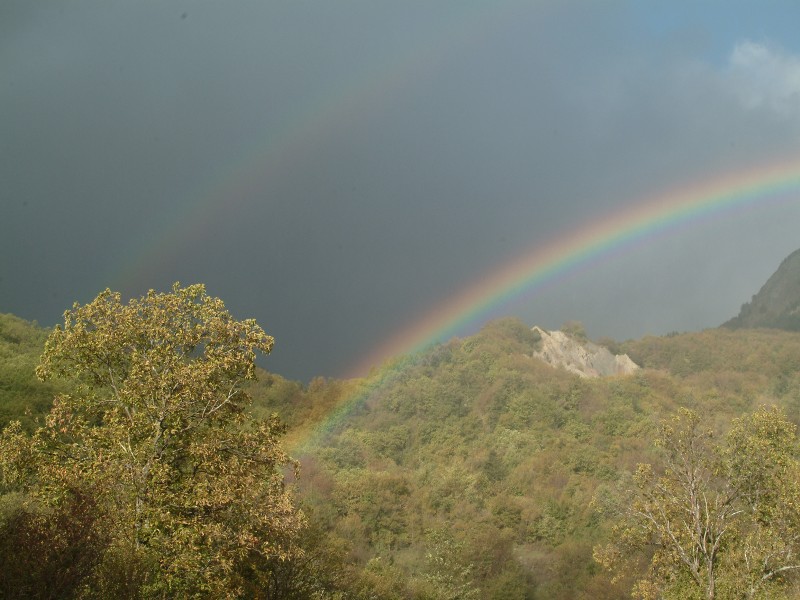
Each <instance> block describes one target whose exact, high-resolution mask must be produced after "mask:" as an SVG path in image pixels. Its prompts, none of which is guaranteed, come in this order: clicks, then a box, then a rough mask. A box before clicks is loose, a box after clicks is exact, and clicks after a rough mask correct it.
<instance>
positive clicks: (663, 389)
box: [256, 320, 800, 599]
mask: <svg viewBox="0 0 800 600" xmlns="http://www.w3.org/2000/svg"><path fill="white" fill-rule="evenodd" d="M536 343H537V339H536V336H535V335H534V334H533V333H532V332H531V331H530V330H529V328H528V327H527V325H524V324H522V323H520V322H518V321H515V320H503V321H498V322H495V323H492V324H491V325H489V326H487V327H486V328H485V329H484V330H482V331H481V332H480V333H479V334H477V335H475V336H473V337H470V338H467V339H461V340H453V341H451V342H450V343H448V344H446V345H443V346H438V347H435V348H433V349H432V350H430V351H428V352H425V353H423V354H421V355H419V356H415V357H410V358H409V359H407V361H406V362H404V363H403V364H402V366H401V367H399V369H400V373H399V374H398V375H397V376H395V377H388V378H385V380H386V381H388V383H386V384H385V385H383V386H381V387H379V388H378V389H375V390H374V391H373V392H372V393H370V394H368V395H367V397H366V399H365V400H364V401H363V402H361V403H358V404H356V405H355V406H353V407H352V409H351V410H350V412H349V414H348V417H347V418H346V419H345V420H343V421H342V422H341V424H340V425H338V426H337V427H336V428H335V429H334V430H333V431H331V432H330V433H329V434H328V435H326V436H325V437H324V438H323V439H322V440H319V441H317V442H316V443H314V444H313V445H311V446H305V448H304V451H303V454H302V456H299V458H300V459H301V461H302V464H303V470H302V476H301V479H300V482H299V485H300V490H301V496H302V498H303V500H304V502H305V503H306V504H307V505H308V506H309V507H310V510H309V513H310V515H312V519H313V521H314V522H315V524H316V526H317V527H319V528H320V530H321V531H322V532H324V536H323V540H324V543H325V544H326V545H327V546H328V547H331V548H336V549H337V551H338V552H339V553H340V554H339V556H340V560H343V561H344V563H345V565H346V568H347V570H348V572H349V573H350V575H348V579H351V580H353V581H356V582H357V583H356V584H355V586H354V588H353V587H351V588H349V589H350V591H351V592H354V593H356V596H357V597H364V598H366V597H381V598H429V597H431V598H461V597H476V598H520V599H522V598H586V599H589V598H625V597H630V588H631V585H632V583H633V581H634V580H635V579H637V578H638V577H640V576H641V574H640V573H636V572H634V571H631V572H629V573H628V574H627V576H623V577H621V578H619V579H618V580H617V581H614V582H612V574H611V573H608V572H606V571H604V570H603V569H601V568H600V567H599V565H598V564H597V563H596V562H595V561H594V560H593V548H595V547H596V546H598V545H601V544H603V543H605V542H607V541H608V540H609V538H610V536H611V521H610V520H609V518H608V517H607V515H606V514H604V513H603V511H601V510H599V509H598V504H597V502H598V501H597V498H608V497H612V496H615V497H618V496H617V495H618V494H619V493H620V489H621V487H620V486H623V485H625V483H624V482H626V481H628V482H629V481H630V479H629V478H630V477H631V475H632V474H633V473H634V472H635V471H636V468H637V465H638V464H639V463H650V462H654V463H658V461H659V460H660V454H659V452H660V451H659V450H658V449H657V448H656V447H655V445H654V444H653V441H654V440H655V438H656V437H657V434H658V431H659V429H658V426H659V423H660V422H661V421H662V420H665V419H667V418H668V417H669V416H670V415H671V414H673V413H674V412H675V411H677V410H678V409H679V408H680V407H686V408H690V409H693V410H695V411H697V412H698V414H699V415H700V416H701V418H702V422H703V425H704V427H707V428H709V429H711V430H713V431H715V432H716V435H717V436H720V435H721V434H722V433H723V432H724V431H726V430H727V429H728V428H729V427H730V425H731V421H732V419H734V418H736V417H739V416H741V415H744V414H747V413H749V412H751V411H754V410H756V409H757V408H758V407H759V406H761V405H773V404H774V405H777V406H781V407H783V408H784V410H785V411H786V414H787V415H789V418H790V419H791V420H792V421H793V422H794V423H795V424H797V422H798V415H800V373H799V370H798V367H799V366H800V364H799V363H800V336H798V335H797V334H792V333H787V332H781V331H767V330H742V331H737V332H731V331H727V330H708V331H704V332H700V333H689V334H683V335H673V336H669V337H659V338H656V337H648V338H644V339H642V340H637V341H629V342H626V343H623V344H619V345H618V347H615V348H614V351H615V352H619V351H620V350H621V351H623V352H625V353H627V354H629V355H630V356H631V357H632V358H633V359H634V360H635V361H636V362H637V363H638V364H640V365H642V366H643V367H644V369H643V370H642V371H640V372H639V373H637V374H636V375H633V376H626V377H610V378H600V379H581V378H578V377H577V376H575V375H571V374H568V373H567V372H565V371H561V370H558V369H554V368H552V367H550V366H547V365H545V364H544V363H542V362H540V361H539V360H536V359H534V358H531V354H532V351H533V350H534V348H535V345H536ZM260 385H261V386H262V387H263V388H264V389H263V390H262V392H261V394H260V395H259V394H256V396H257V397H259V396H260V397H261V399H262V401H263V402H266V403H268V404H269V406H271V407H273V408H274V409H275V410H278V411H279V412H280V413H281V414H284V415H286V417H287V419H288V421H289V423H290V425H291V426H292V427H297V428H302V425H303V422H304V420H305V419H307V418H310V417H313V413H314V412H315V408H314V407H326V408H324V409H323V410H321V411H320V414H321V415H323V418H324V414H325V413H326V411H328V410H330V408H327V407H331V406H335V405H336V404H337V399H338V401H339V402H341V401H346V399H347V398H350V397H351V395H352V394H353V393H354V389H353V386H354V385H356V384H355V383H354V382H349V383H346V384H345V383H343V382H338V381H330V382H325V381H316V382H314V383H313V384H312V385H311V386H310V387H309V388H307V389H302V388H301V387H299V386H297V385H295V384H291V383H288V382H285V381H283V380H281V379H280V378H277V377H274V376H273V377H269V376H268V377H267V378H265V380H264V381H263V382H262V384H260ZM623 501H624V500H623ZM643 560H644V558H643ZM642 570H643V571H644V567H642ZM376 590H377V591H376ZM370 591H371V592H372V593H377V596H370V595H369V594H370ZM359 594H360V595H359Z"/></svg>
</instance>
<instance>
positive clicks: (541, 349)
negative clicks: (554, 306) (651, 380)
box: [533, 327, 639, 377]
mask: <svg viewBox="0 0 800 600" xmlns="http://www.w3.org/2000/svg"><path fill="white" fill-rule="evenodd" d="M533 331H534V332H536V333H538V334H539V336H540V337H541V340H540V342H539V343H538V344H537V346H538V350H537V351H536V352H534V353H533V356H534V357H535V358H538V359H540V360H543V361H544V362H546V363H547V364H549V365H552V366H554V367H557V368H560V369H565V370H567V371H569V372H570V373H575V374H576V375H579V376H580V377H608V376H610V375H630V374H631V373H635V372H636V371H638V370H639V365H637V364H636V363H635V362H633V361H632V360H631V359H630V357H628V355H627V354H612V353H611V352H610V351H609V350H608V349H607V348H604V347H603V346H598V345H597V344H595V343H593V342H589V341H585V342H582V341H579V340H576V339H574V338H572V337H570V336H568V335H567V334H566V333H564V332H562V331H545V330H544V329H542V328H541V327H533Z"/></svg>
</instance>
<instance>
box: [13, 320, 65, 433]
mask: <svg viewBox="0 0 800 600" xmlns="http://www.w3.org/2000/svg"><path fill="white" fill-rule="evenodd" d="M47 334H48V332H47V331H46V330H45V329H42V328H40V327H38V326H37V325H36V324H35V323H28V322H27V321H23V320H22V319H19V318H17V317H15V316H13V315H4V314H0V429H2V428H3V427H5V426H6V425H8V423H9V422H10V421H14V420H17V421H20V422H21V423H22V425H23V428H24V429H25V430H26V431H33V429H34V427H35V426H36V418H37V417H38V416H42V415H44V414H45V413H46V412H47V411H48V410H49V409H50V406H51V405H52V403H53V396H54V395H55V394H56V393H57V392H58V391H63V386H59V385H53V384H52V383H49V382H47V383H45V382H41V381H39V380H38V379H37V378H36V373H35V369H36V365H37V364H38V362H39V355H40V354H41V353H42V349H43V348H44V342H45V340H46V339H47Z"/></svg>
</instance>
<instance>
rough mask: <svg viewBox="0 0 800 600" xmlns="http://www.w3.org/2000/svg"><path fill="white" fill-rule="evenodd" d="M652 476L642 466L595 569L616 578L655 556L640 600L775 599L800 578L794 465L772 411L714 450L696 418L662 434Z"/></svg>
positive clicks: (798, 485) (638, 590)
mask: <svg viewBox="0 0 800 600" xmlns="http://www.w3.org/2000/svg"><path fill="white" fill-rule="evenodd" d="M656 443H657V445H658V446H659V447H660V448H661V449H662V450H663V453H662V457H663V460H662V463H661V464H660V465H658V466H657V467H654V466H653V465H650V464H641V465H639V468H638V469H637V471H636V473H635V475H634V478H633V483H634V489H632V490H630V491H628V492H627V493H626V494H624V496H623V498H622V502H624V503H625V509H624V510H623V511H622V512H621V515H620V519H619V522H618V525H617V526H616V528H615V532H614V535H613V536H612V537H613V540H614V541H613V542H611V543H609V544H606V545H604V546H599V547H597V548H596V549H595V557H596V559H597V560H598V561H599V562H600V563H601V564H603V565H604V566H606V567H607V568H609V569H611V570H613V571H616V572H617V573H618V574H620V575H622V574H625V573H627V572H629V570H630V569H631V567H632V564H631V563H632V561H633V562H636V561H637V560H641V552H642V551H649V552H651V553H652V555H651V559H650V568H649V571H648V572H647V573H646V576H645V577H643V578H642V579H641V580H640V581H639V582H638V583H637V584H636V586H635V587H634V592H635V595H636V596H637V597H640V598H645V599H650V598H652V599H655V598H686V599H690V598H697V599H701V598H707V599H709V600H713V599H714V598H764V597H769V598H772V597H775V594H780V592H781V591H782V590H785V589H786V586H787V585H788V584H790V583H791V582H792V578H793V577H796V575H797V573H798V571H800V559H799V558H800V557H799V556H798V552H800V461H798V460H797V458H796V452H797V448H796V438H795V426H794V425H793V424H792V423H790V422H789V421H787V420H786V417H785V416H784V415H783V413H782V412H781V411H779V410H777V409H767V408H763V407H762V408H761V409H760V410H758V411H756V412H754V413H752V414H749V415H745V416H743V417H740V418H738V419H734V421H733V425H732V427H731V429H730V431H729V432H728V434H727V435H726V436H725V437H724V439H723V440H721V441H719V442H717V441H716V440H715V436H714V433H713V431H712V429H711V428H710V427H709V426H708V424H707V423H705V422H704V420H703V419H702V418H701V416H700V415H699V414H698V413H697V412H696V411H692V410H689V409H685V408H684V409H680V410H679V411H678V413H677V414H676V415H675V416H673V417H672V419H670V420H669V421H667V422H665V423H664V424H663V425H662V426H661V431H660V435H659V437H658V439H657V441H656Z"/></svg>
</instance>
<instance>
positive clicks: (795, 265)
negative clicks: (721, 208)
mask: <svg viewBox="0 0 800 600" xmlns="http://www.w3.org/2000/svg"><path fill="white" fill-rule="evenodd" d="M722 327H725V328H728V329H745V328H746V329H753V328H758V327H766V328H769V329H784V330H786V331H800V249H798V250H795V251H794V252H792V253H791V254H790V255H789V256H787V257H786V258H785V259H783V261H782V262H781V264H780V266H779V267H778V269H777V270H776V271H775V272H774V273H773V274H772V275H771V276H770V277H769V279H767V282H766V283H765V284H764V285H763V286H762V287H761V289H760V290H759V291H758V293H757V294H755V295H754V296H753V297H752V299H751V301H750V302H745V303H744V304H743V305H742V308H741V310H740V311H739V314H738V315H737V316H735V317H733V318H732V319H729V320H728V321H726V322H725V323H723V324H722Z"/></svg>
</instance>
